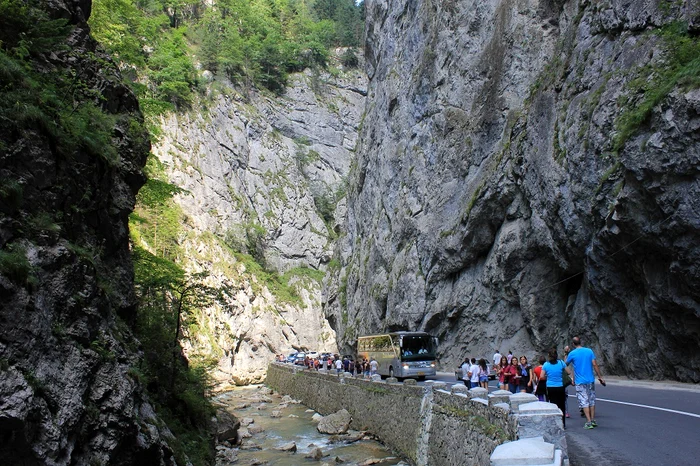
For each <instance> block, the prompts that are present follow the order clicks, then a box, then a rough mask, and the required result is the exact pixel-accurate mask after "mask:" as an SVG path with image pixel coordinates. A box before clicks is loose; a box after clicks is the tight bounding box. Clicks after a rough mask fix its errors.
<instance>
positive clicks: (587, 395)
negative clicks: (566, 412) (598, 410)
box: [576, 383, 595, 408]
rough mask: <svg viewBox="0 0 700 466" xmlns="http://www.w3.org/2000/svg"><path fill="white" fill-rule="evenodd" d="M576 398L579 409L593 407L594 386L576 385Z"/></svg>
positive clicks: (590, 384)
mask: <svg viewBox="0 0 700 466" xmlns="http://www.w3.org/2000/svg"><path fill="white" fill-rule="evenodd" d="M576 398H577V399H578V406H579V408H588V407H590V406H595V384H592V383H584V384H576Z"/></svg>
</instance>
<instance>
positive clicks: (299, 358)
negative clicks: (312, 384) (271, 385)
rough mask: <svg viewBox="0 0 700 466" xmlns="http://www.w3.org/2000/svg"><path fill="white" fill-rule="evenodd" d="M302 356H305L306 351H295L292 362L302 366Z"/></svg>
mask: <svg viewBox="0 0 700 466" xmlns="http://www.w3.org/2000/svg"><path fill="white" fill-rule="evenodd" d="M304 358H306V353H297V354H296V356H295V357H294V364H296V365H297V366H303V365H304Z"/></svg>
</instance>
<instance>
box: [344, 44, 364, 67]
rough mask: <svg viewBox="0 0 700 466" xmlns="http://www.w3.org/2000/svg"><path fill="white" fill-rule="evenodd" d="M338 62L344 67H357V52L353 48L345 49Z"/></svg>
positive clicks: (358, 63)
mask: <svg viewBox="0 0 700 466" xmlns="http://www.w3.org/2000/svg"><path fill="white" fill-rule="evenodd" d="M340 63H342V64H343V66H344V67H345V68H357V67H358V66H359V65H360V60H359V58H357V53H355V50H354V49H347V50H346V51H345V52H343V55H341V57H340Z"/></svg>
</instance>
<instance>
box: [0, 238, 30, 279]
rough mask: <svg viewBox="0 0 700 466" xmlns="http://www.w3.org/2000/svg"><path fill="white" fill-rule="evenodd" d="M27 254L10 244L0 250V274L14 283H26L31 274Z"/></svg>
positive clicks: (22, 249) (24, 250) (20, 248)
mask: <svg viewBox="0 0 700 466" xmlns="http://www.w3.org/2000/svg"><path fill="white" fill-rule="evenodd" d="M31 270H32V268H31V265H30V264H29V260H28V259H27V252H26V249H24V248H23V247H21V246H18V245H16V244H12V245H10V246H7V247H6V248H5V249H4V250H0V273H1V274H3V275H5V276H6V277H7V278H9V279H10V280H12V281H13V282H15V283H20V284H21V283H26V282H27V280H28V279H29V275H30V273H31Z"/></svg>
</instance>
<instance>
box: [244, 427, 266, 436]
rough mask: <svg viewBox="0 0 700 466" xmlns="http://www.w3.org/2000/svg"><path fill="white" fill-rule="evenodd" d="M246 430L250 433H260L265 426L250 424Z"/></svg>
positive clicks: (263, 430)
mask: <svg viewBox="0 0 700 466" xmlns="http://www.w3.org/2000/svg"><path fill="white" fill-rule="evenodd" d="M248 432H250V433H251V434H252V435H255V434H261V433H263V432H265V428H264V427H262V426H250V427H248Z"/></svg>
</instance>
